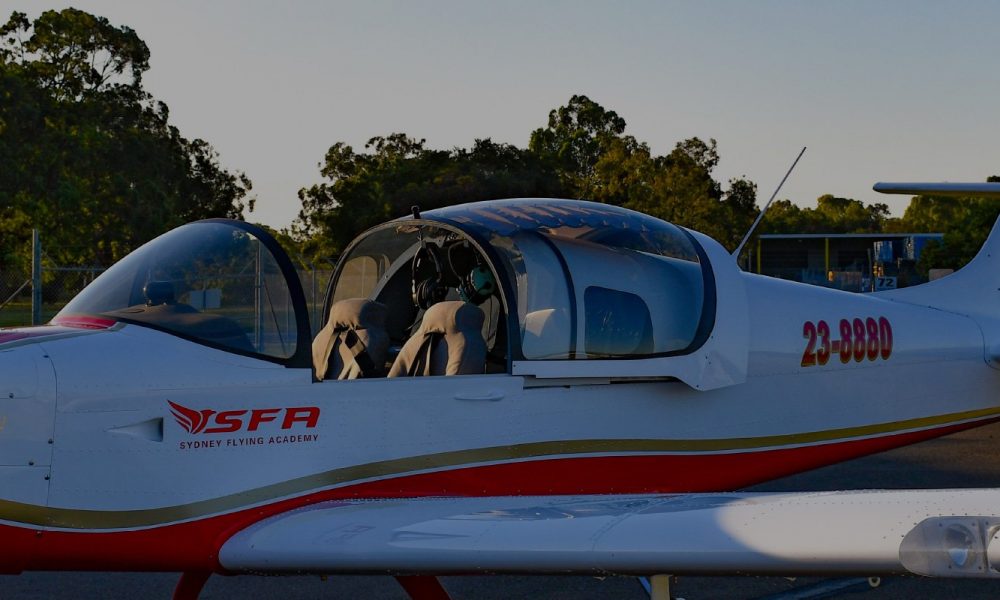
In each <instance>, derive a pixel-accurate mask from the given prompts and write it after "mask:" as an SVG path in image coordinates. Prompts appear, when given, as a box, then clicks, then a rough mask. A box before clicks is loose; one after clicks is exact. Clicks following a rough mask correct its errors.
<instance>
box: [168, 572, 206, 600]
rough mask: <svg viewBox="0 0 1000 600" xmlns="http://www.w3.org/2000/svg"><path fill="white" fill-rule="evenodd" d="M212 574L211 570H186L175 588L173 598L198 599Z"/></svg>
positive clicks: (178, 599) (179, 599) (176, 599)
mask: <svg viewBox="0 0 1000 600" xmlns="http://www.w3.org/2000/svg"><path fill="white" fill-rule="evenodd" d="M211 576H212V572H211V571H194V572H189V571H185V572H183V573H181V578H180V580H179V581H178V582H177V587H175V588H174V597H173V600H198V595H199V594H201V589H202V588H203V587H205V582H206V581H208V578H209V577H211Z"/></svg>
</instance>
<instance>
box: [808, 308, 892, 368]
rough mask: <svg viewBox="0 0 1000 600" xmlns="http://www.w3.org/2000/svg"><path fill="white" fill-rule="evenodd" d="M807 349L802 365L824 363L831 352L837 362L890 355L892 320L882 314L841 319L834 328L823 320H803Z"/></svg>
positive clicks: (884, 357) (880, 357)
mask: <svg viewBox="0 0 1000 600" xmlns="http://www.w3.org/2000/svg"><path fill="white" fill-rule="evenodd" d="M802 337H804V338H805V339H806V350H805V352H803V353H802V366H803V367H814V366H816V365H820V366H822V365H825V364H826V363H827V362H829V361H830V357H831V356H833V355H839V356H840V362H842V363H845V364H846V363H849V362H851V360H854V362H861V361H863V360H865V359H868V360H878V359H882V360H888V359H889V356H891V355H892V324H891V323H889V319H886V318H885V317H879V318H877V319H876V318H874V317H867V318H865V319H859V318H855V319H841V320H840V324H839V327H838V328H837V329H836V330H834V329H833V328H831V327H830V324H829V323H827V322H826V321H806V322H805V323H804V324H803V325H802Z"/></svg>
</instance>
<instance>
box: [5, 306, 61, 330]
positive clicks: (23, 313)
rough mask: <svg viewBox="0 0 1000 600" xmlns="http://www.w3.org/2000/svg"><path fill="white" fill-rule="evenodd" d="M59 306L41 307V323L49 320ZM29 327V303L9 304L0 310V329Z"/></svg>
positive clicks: (57, 310)
mask: <svg viewBox="0 0 1000 600" xmlns="http://www.w3.org/2000/svg"><path fill="white" fill-rule="evenodd" d="M60 308H62V305H61V304H44V305H42V321H43V322H44V321H48V320H49V319H51V318H52V317H53V316H55V314H56V313H57V312H59V309H60ZM25 325H31V302H11V303H10V304H7V305H6V306H4V307H3V308H0V327H24V326H25Z"/></svg>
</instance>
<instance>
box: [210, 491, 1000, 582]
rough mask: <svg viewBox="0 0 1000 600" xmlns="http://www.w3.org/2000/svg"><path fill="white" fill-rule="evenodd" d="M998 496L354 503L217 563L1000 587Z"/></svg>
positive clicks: (276, 528)
mask: <svg viewBox="0 0 1000 600" xmlns="http://www.w3.org/2000/svg"><path fill="white" fill-rule="evenodd" d="M998 531H1000V490H998V489H987V490H903V491H850V492H801V493H766V494H762V493H729V494H685V495H644V496H577V497H565V496H559V497H489V498H425V499H400V500H351V501H344V502H329V503H323V504H318V505H314V506H310V507H307V508H304V509H300V510H296V511H292V512H289V513H285V514H282V515H278V516H275V517H272V518H270V519H267V520H264V521H262V522H260V523H257V524H256V525H254V526H252V527H250V528H248V529H246V530H244V531H241V532H239V533H237V534H236V535H234V536H233V537H232V538H230V539H229V540H228V541H227V542H226V543H225V545H224V546H223V547H222V549H221V552H220V557H219V558H220V562H221V564H222V565H223V567H225V568H227V569H230V570H232V571H253V572H272V573H289V572H295V573H302V572H314V573H391V574H459V573H593V574H611V573H614V574H644V575H648V574H656V573H670V574H683V573H702V574H713V573H722V574H734V573H740V574H781V575H793V574H817V575H818V574H859V575H861V574H889V573H905V572H911V573H917V574H921V575H937V576H949V577H1000V571H998V570H997V569H996V568H995V566H996V567H1000V541H997V542H995V543H996V547H993V546H992V544H993V543H994V536H995V535H996V536H997V537H1000V533H998Z"/></svg>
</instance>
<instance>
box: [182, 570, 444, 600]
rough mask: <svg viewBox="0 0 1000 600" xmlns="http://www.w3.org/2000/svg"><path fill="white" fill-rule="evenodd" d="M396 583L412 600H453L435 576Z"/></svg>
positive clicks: (410, 577)
mask: <svg viewBox="0 0 1000 600" xmlns="http://www.w3.org/2000/svg"><path fill="white" fill-rule="evenodd" d="M396 581H398V582H399V585H401V586H403V589H404V590H406V593H407V594H408V595H409V596H410V598H412V600H451V596H449V595H448V592H446V591H445V589H444V586H442V585H441V582H440V581H438V579H437V577H434V576H433V575H400V576H399V577H396ZM174 600H177V598H174Z"/></svg>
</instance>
